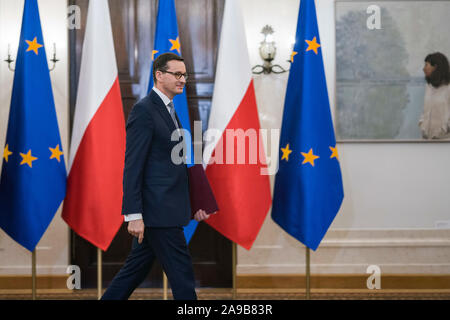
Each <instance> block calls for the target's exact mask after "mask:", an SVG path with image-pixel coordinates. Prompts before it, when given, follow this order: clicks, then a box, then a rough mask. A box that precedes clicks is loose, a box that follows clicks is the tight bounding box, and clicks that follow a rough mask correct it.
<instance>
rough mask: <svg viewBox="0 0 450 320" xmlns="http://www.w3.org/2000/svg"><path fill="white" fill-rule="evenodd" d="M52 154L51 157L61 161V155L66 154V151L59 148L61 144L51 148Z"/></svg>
mask: <svg viewBox="0 0 450 320" xmlns="http://www.w3.org/2000/svg"><path fill="white" fill-rule="evenodd" d="M49 149H50V151H51V153H52V155H51V157H50V159H57V160H58V162H61V159H60V158H61V155H63V154H64V152H62V151H61V150H59V144H58V145H57V146H56V147H55V148H49Z"/></svg>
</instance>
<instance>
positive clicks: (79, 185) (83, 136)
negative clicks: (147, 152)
mask: <svg viewBox="0 0 450 320" xmlns="http://www.w3.org/2000/svg"><path fill="white" fill-rule="evenodd" d="M124 159H125V120H124V115H123V108H122V98H121V94H120V87H119V79H118V72H117V64H116V55H115V52H114V43H113V35H112V29H111V20H110V15H109V7H108V1H107V0H95V1H89V9H88V17H87V24H86V33H85V38H84V44H83V52H82V57H81V69H80V77H79V81H78V92H77V100H76V107H75V118H74V123H73V131H72V140H71V147H70V157H69V176H68V180H67V194H66V199H65V201H64V208H63V213H62V217H63V219H64V220H65V221H66V222H67V224H68V225H69V226H70V227H71V228H72V229H73V230H74V231H75V232H76V233H77V234H78V235H80V236H81V237H83V238H84V239H86V240H88V241H89V242H91V243H92V244H94V245H95V246H96V247H98V248H100V249H102V250H104V251H106V250H107V249H108V247H109V245H110V244H111V241H112V240H113V238H114V236H115V235H116V233H117V231H118V230H119V228H120V226H121V224H122V223H123V216H122V215H121V210H122V178H123V167H124Z"/></svg>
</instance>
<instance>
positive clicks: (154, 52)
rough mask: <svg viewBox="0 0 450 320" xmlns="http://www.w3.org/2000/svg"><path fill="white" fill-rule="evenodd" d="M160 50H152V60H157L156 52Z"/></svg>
mask: <svg viewBox="0 0 450 320" xmlns="http://www.w3.org/2000/svg"><path fill="white" fill-rule="evenodd" d="M158 52H159V51H158V50H152V61H153V60H155V54H157V53H158Z"/></svg>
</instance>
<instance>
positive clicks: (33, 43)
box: [25, 37, 43, 55]
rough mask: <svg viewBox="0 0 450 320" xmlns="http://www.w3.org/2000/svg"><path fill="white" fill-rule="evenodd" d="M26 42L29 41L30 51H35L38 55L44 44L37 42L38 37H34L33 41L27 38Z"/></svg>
mask: <svg viewBox="0 0 450 320" xmlns="http://www.w3.org/2000/svg"><path fill="white" fill-rule="evenodd" d="M25 41H26V43H28V49H27V52H28V51H34V53H36V55H38V49H39V48H41V47H43V45H42V44H39V43H37V37H34V39H33V41H29V40H25Z"/></svg>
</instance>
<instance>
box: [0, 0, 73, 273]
mask: <svg viewBox="0 0 450 320" xmlns="http://www.w3.org/2000/svg"><path fill="white" fill-rule="evenodd" d="M38 4H39V12H40V17H41V26H42V31H43V36H44V42H45V47H46V54H47V59H48V60H50V59H51V58H52V56H53V43H56V54H57V59H59V60H60V61H59V62H58V63H57V65H56V69H55V70H54V71H52V72H50V77H51V81H52V88H53V95H54V99H55V107H56V112H57V117H58V125H59V129H60V134H61V140H62V147H63V150H64V151H67V150H68V121H69V119H68V117H69V114H68V113H69V110H68V92H69V91H68V54H67V52H68V38H67V22H66V17H67V1H66V0H63V1H61V0H39V1H38ZM23 5H24V0H15V1H11V0H0V60H1V61H0V145H1V146H2V147H3V146H4V144H5V138H6V137H5V136H6V130H7V125H8V115H9V108H10V101H11V90H12V84H13V77H14V73H13V72H11V71H9V70H8V66H7V63H6V62H3V60H4V59H6V58H7V51H8V44H10V46H11V50H10V51H11V54H12V59H15V58H16V54H17V48H18V43H19V37H20V28H21V23H22V12H23ZM51 65H52V63H51V62H50V61H49V66H51ZM12 66H13V67H14V63H13V64H12ZM2 150H3V149H2ZM67 158H68V157H67V153H66V152H65V159H66V161H67ZM66 165H67V163H66ZM0 169H1V164H0ZM36 256H37V273H38V275H39V274H65V271H66V268H67V264H68V261H69V233H68V227H67V225H66V223H65V222H64V221H63V220H62V219H61V211H60V210H58V212H57V213H56V215H55V218H54V219H53V221H52V223H51V224H50V226H49V228H48V230H47V232H46V233H45V234H44V236H43V237H42V239H41V241H40V242H39V244H38V246H37V248H36ZM30 272H31V253H30V252H29V251H28V250H26V249H24V248H23V247H22V246H20V245H18V244H17V243H16V242H15V241H13V240H12V239H11V238H10V237H9V236H8V235H6V234H5V233H4V232H3V231H2V230H0V275H6V274H25V275H29V274H31V273H30Z"/></svg>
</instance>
